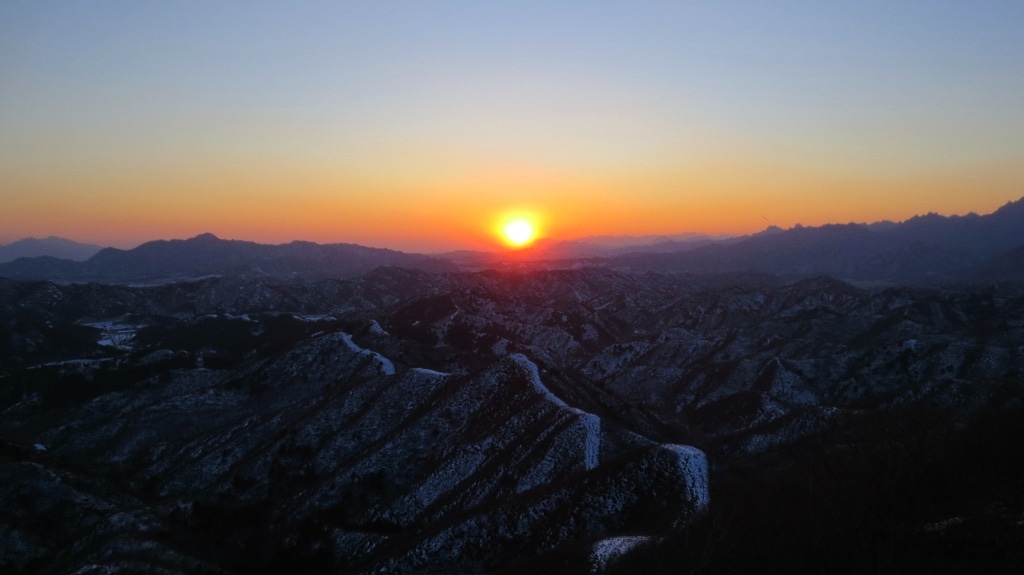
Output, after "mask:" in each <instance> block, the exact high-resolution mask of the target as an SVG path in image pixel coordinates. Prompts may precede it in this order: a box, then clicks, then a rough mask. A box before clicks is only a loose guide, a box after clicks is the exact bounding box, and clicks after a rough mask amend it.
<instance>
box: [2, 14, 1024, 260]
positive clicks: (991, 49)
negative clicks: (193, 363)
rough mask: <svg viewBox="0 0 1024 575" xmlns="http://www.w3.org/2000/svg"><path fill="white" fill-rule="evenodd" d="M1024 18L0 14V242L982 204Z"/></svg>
mask: <svg viewBox="0 0 1024 575" xmlns="http://www.w3.org/2000/svg"><path fill="white" fill-rule="evenodd" d="M1022 30H1024V2H1021V1H1020V0H986V1H983V2H978V1H970V2H969V1H945V0H927V1H916V0H904V1H898V2H895V1H892V0H886V1H875V0H856V1H845V0H836V1H833V2H820V1H785V0H781V1H776V2H764V1H714V2H712V1H708V2H696V1H685V0H676V1H666V2H648V1H643V0H638V1H631V2H603V1H599V0H592V1H586V2H582V1H580V2H575V1H573V2H558V1H553V0H549V1H544V2H532V1H527V0H518V1H513V2H505V1H502V0H491V1H487V2H484V1H448V0H434V1H431V2H421V1H402V2H389V1H372V2H370V1H368V2H346V1H340V0H339V1H324V2H302V1H294V2H263V1H259V0H249V1H244V2H242V1H240V2H231V1H220V0H218V1H212V2H211V1H203V2H190V1H187V0H180V1H175V2H160V1H146V0H133V1H119V2H114V1H103V0H96V1H91V2H77V1H76V2H62V1H56V0H54V1H38V0H26V1H22V0H5V1H4V2H0V243H9V242H11V241H14V240H17V239H19V238H23V237H29V236H31V237H45V236H49V235H58V236H62V237H67V238H71V239H74V240H78V241H84V242H90V243H98V244H101V245H113V246H116V247H132V246H134V245H137V244H139V243H142V242H144V241H148V240H153V239H172V238H187V237H192V236H194V235H197V234H199V233H203V232H212V233H214V234H216V235H218V236H219V237H222V238H231V239H244V240H252V241H259V242H263V243H283V242H288V241H291V240H296V239H301V240H309V241H316V242H321V243H333V242H346V243H358V244H363V245H368V246H375V247H388V248H393V249H400V250H404V251H421V252H439V251H446V250H454V249H491V248H493V247H495V246H496V245H497V239H496V237H495V230H496V229H499V228H500V226H502V225H503V224H504V223H505V222H506V221H507V219H508V218H510V217H512V216H514V215H517V214H519V215H524V216H527V217H528V218H530V219H531V220H532V221H533V222H535V224H536V225H537V226H538V228H539V232H540V234H541V235H542V236H544V237H547V238H551V239H571V238H578V237H583V236H592V235H634V236H635V235H646V234H678V233H687V232H697V233H710V234H746V233H752V232H756V231H759V230H762V229H764V228H765V227H767V225H769V224H771V225H777V226H781V227H784V228H785V227H791V226H793V225H795V224H797V223H800V224H802V225H821V224H825V223H846V222H871V221H878V220H886V219H888V220H894V221H901V220H905V219H907V218H910V217H912V216H914V215H916V214H922V213H927V212H938V213H942V214H947V215H951V214H965V213H968V212H972V211H973V212H977V213H990V212H992V211H994V210H995V209H997V208H998V207H999V206H1001V205H1003V204H1005V203H1006V202H1008V201H1012V200H1016V199H1019V198H1020V197H1022V196H1024V33H1021V31H1022Z"/></svg>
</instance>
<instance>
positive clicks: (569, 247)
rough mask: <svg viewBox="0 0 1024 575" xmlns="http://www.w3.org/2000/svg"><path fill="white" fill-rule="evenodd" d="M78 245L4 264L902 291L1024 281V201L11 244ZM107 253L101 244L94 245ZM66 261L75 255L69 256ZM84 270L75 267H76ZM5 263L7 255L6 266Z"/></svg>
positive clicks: (130, 278) (149, 277) (182, 274)
mask: <svg viewBox="0 0 1024 575" xmlns="http://www.w3.org/2000/svg"><path fill="white" fill-rule="evenodd" d="M32 242H44V243H45V245H47V246H61V245H63V246H65V248H66V250H70V247H71V246H78V247H77V248H76V249H77V250H78V251H77V252H76V253H77V254H78V255H77V256H72V255H70V254H69V253H68V252H67V251H65V252H58V251H54V250H55V248H53V249H51V250H50V251H47V252H45V253H46V254H47V255H37V256H35V257H20V259H17V260H16V261H12V262H9V263H0V277H8V278H12V279H22V280H55V281H67V282H106V283H126V282H165V281H175V280H180V279H188V278H195V277H202V276H207V275H239V276H243V277H262V276H267V277H277V278H292V277H309V278H312V277H329V278H342V279H343V278H350V277H356V276H358V275H362V274H365V273H367V272H369V271H371V270H373V269H374V268H377V267H380V266H395V267H407V268H415V269H422V270H426V271H458V270H479V269H488V268H493V269H508V268H510V267H511V268H523V267H525V268H540V269H558V268H575V267H581V266H601V267H610V268H614V269H619V270H627V271H653V272H659V273H678V272H686V273H722V272H737V271H739V272H758V273H768V274H774V275H780V276H787V277H809V276H819V275H828V276H832V277H835V278H839V279H844V280H856V281H862V282H892V283H921V282H927V283H935V282H964V281H968V282H977V281H982V282H988V281H1021V280H1022V273H1021V271H1020V269H1021V266H1020V265H1018V264H1019V263H1020V262H1021V259H1022V257H1024V256H1022V254H1024V198H1022V199H1020V200H1017V201H1016V202H1009V203H1007V204H1006V205H1004V206H1003V207H1001V208H999V209H998V210H996V211H995V212H993V213H991V214H987V215H978V214H975V213H970V214H967V215H965V216H941V215H938V214H934V213H930V214H927V215H923V216H915V217H913V218H911V219H909V220H907V221H904V222H898V223H895V222H877V223H873V224H853V223H851V224H829V225H824V226H820V227H803V226H799V225H798V226H796V227H794V228H791V229H788V230H783V229H780V228H777V227H774V226H773V227H770V228H768V229H766V230H765V231H763V232H760V233H757V234H753V235H749V236H742V237H722V236H719V237H713V236H706V235H700V234H687V235H681V236H645V237H640V238H610V237H592V238H584V239H582V240H576V241H540V242H537V243H536V244H535V245H534V246H532V247H530V248H527V249H524V250H520V251H518V252H514V253H511V254H510V253H487V252H473V251H462V252H450V253H446V254H438V255H436V256H427V255H423V254H409V253H403V252H398V251H394V250H387V249H380V248H370V247H364V246H359V245H355V244H316V243H312V242H299V241H296V242H291V243H288V244H280V245H266V244H258V243H255V242H247V241H238V240H222V239H220V238H217V237H216V236H214V235H213V234H203V235H200V236H196V237H194V238H191V239H187V240H169V241H166V240H160V241H153V242H148V243H145V244H143V245H141V246H139V247H137V248H134V249H131V250H119V249H114V248H106V249H102V250H99V251H94V254H93V255H91V257H88V259H86V254H87V252H88V250H87V247H86V246H85V245H84V244H76V243H74V242H70V241H68V240H60V239H59V238H48V239H47V240H22V241H20V242H15V243H14V244H11V245H10V246H2V249H3V250H8V252H3V251H0V255H3V254H4V253H9V252H10V249H11V248H13V247H14V246H20V247H19V248H18V249H22V250H27V249H28V247H30V246H33V245H35V246H36V247H37V248H38V247H39V245H41V244H38V243H36V244H33V243H32ZM88 248H91V249H93V250H96V249H97V248H95V246H88ZM60 253H63V254H64V255H58V254H60ZM76 259H77V260H83V259H84V260H85V261H74V260H76ZM0 261H3V258H2V257H0Z"/></svg>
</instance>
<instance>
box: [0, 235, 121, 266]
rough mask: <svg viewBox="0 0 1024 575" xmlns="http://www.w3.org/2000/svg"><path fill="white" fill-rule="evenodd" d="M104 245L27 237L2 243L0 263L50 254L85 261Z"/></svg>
mask: <svg viewBox="0 0 1024 575" xmlns="http://www.w3.org/2000/svg"><path fill="white" fill-rule="evenodd" d="M102 249H103V247H102V246H97V245H93V244H83V243H79V242H75V241H71V240H67V239H64V238H58V237H55V236H50V237H48V238H43V239H38V238H25V239H22V240H18V241H16V242H11V243H9V244H7V245H0V263H2V262H9V261H13V260H16V259H18V258H34V257H41V256H49V257H53V258H60V259H65V260H74V261H83V260H87V259H89V258H91V257H92V256H94V255H95V254H96V252H98V251H100V250H102Z"/></svg>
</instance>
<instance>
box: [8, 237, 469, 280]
mask: <svg viewBox="0 0 1024 575" xmlns="http://www.w3.org/2000/svg"><path fill="white" fill-rule="evenodd" d="M379 266H396V267H408V268H416V269H423V270H427V271H454V270H455V269H457V268H456V267H455V265H454V264H451V263H450V262H446V261H444V260H439V259H436V258H431V257H428V256H424V255H420V254H406V253H402V252H398V251H394V250H387V249H379V248H368V247H363V246H358V245H354V244H315V243H312V242H298V241H296V242H291V243H288V244H280V245H266V244H258V243H255V242H247V241H239V240H222V239H220V238H218V237H217V236H215V235H213V234H202V235H199V236H196V237H194V238H190V239H187V240H158V241H153V242H147V243H144V244H142V245H140V246H138V247H136V248H134V249H131V250H120V249H116V248H106V249H103V250H100V251H99V252H98V253H96V254H95V255H94V256H92V257H91V258H89V259H88V260H86V261H83V262H76V261H71V260H67V259H59V258H55V257H49V256H42V257H35V258H21V259H18V260H16V261H14V262H10V263H6V264H0V277H9V278H13V279H36V280H38V279H45V280H55V281H71V282H101V283H125V282H162V281H174V280H181V279H190V278H196V277H203V276H211V275H232V276H244V277H259V276H269V277H285V278H287V277H300V276H303V277H332V278H349V277H355V276H358V275H362V274H365V273H367V272H369V271H371V270H373V269H374V268H377V267H379Z"/></svg>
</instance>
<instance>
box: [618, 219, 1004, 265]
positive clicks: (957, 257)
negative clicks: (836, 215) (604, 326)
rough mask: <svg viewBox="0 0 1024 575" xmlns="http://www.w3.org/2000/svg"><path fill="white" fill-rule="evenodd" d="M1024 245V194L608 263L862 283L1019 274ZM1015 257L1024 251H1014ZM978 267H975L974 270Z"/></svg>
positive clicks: (775, 232)
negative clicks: (964, 211) (987, 204)
mask: <svg viewBox="0 0 1024 575" xmlns="http://www.w3.org/2000/svg"><path fill="white" fill-rule="evenodd" d="M1022 247H1024V199H1021V200H1018V201H1016V202H1010V203H1007V204H1006V205H1004V206H1003V207H1001V208H1000V209H999V210H997V211H996V212H994V213H992V214H988V215H984V216H979V215H977V214H973V213H972V214H968V215H966V216H949V217H946V216H940V215H937V214H928V215H924V216H916V217H914V218H911V219H909V220H907V221H905V222H901V223H891V222H881V223H877V224H870V225H866V224H843V225H836V224H832V225H825V226H821V227H800V226H798V227H795V228H791V229H788V230H781V229H779V228H769V229H768V230H766V231H764V232H761V233H759V234H754V235H752V236H748V237H746V238H742V239H740V240H738V241H726V242H715V243H712V244H709V245H705V246H700V247H697V248H694V249H692V250H689V251H686V252H672V253H633V254H628V255H623V256H618V257H616V258H612V259H610V260H609V261H610V262H611V263H612V264H614V265H617V266H620V267H627V268H630V269H641V270H653V271H660V272H670V271H685V272H726V271H757V272H766V273H771V274H779V275H792V276H813V275H830V276H834V277H837V278H841V279H851V280H862V281H899V282H907V281H920V280H926V279H935V278H944V277H949V278H951V279H952V278H955V279H961V280H986V281H989V280H999V279H1012V278H1013V276H1016V277H1018V278H1019V276H1020V272H1019V271H1017V269H1015V268H1014V267H1013V266H1012V265H1008V266H1007V265H999V264H998V261H1002V260H1003V259H1005V258H1012V257H1013V256H1012V255H1010V254H1011V252H1013V251H1014V250H1017V251H1018V252H1019V251H1020V249H1021V248H1022ZM1017 258H1018V261H1019V259H1020V256H1019V255H1018V256H1017ZM972 272H975V273H972Z"/></svg>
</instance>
